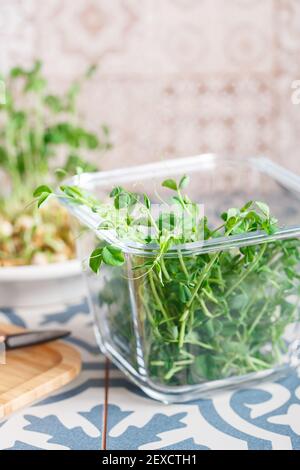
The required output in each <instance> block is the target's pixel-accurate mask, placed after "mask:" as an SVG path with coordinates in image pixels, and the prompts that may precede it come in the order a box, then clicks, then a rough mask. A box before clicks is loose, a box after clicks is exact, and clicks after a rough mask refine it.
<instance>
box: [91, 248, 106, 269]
mask: <svg viewBox="0 0 300 470" xmlns="http://www.w3.org/2000/svg"><path fill="white" fill-rule="evenodd" d="M102 252H103V248H96V249H95V250H94V251H93V252H92V253H91V255H90V259H89V266H90V268H91V270H92V271H93V272H94V273H96V274H98V272H99V269H100V266H101V264H102V259H103V256H102Z"/></svg>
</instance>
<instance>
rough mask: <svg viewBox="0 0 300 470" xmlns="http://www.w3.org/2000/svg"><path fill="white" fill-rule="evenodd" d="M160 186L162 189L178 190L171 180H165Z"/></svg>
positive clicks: (174, 182)
mask: <svg viewBox="0 0 300 470" xmlns="http://www.w3.org/2000/svg"><path fill="white" fill-rule="evenodd" d="M162 186H163V187H164V188H168V189H172V190H173V191H177V190H178V187H177V183H176V181H175V180H173V179H167V180H165V181H163V183H162Z"/></svg>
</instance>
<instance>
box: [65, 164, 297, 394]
mask: <svg viewBox="0 0 300 470" xmlns="http://www.w3.org/2000/svg"><path fill="white" fill-rule="evenodd" d="M183 174H185V175H189V176H190V185H189V187H188V188H187V189H186V192H187V194H188V196H189V197H190V198H191V199H192V200H193V201H196V202H199V203H201V204H204V210H205V215H206V216H207V217H208V220H209V221H210V223H212V224H213V225H214V224H215V226H216V227H217V226H218V225H220V214H221V213H222V212H224V211H227V210H228V208H230V207H242V206H244V204H245V203H246V202H248V201H249V200H253V201H263V202H265V203H267V204H268V205H269V206H270V208H271V212H272V214H274V216H275V217H277V218H278V220H279V223H280V227H281V228H280V229H279V230H278V231H277V232H276V233H275V234H273V235H267V234H266V233H264V232H251V233H246V234H241V235H235V236H228V237H224V238H215V239H210V240H206V241H201V242H193V243H188V244H185V245H177V246H176V247H172V248H171V249H170V250H169V251H168V252H167V253H166V254H165V255H164V266H165V269H166V272H167V273H168V274H167V278H164V283H163V284H162V283H161V282H160V281H159V279H158V275H157V273H156V272H155V271H154V270H153V271H150V272H148V271H147V270H145V272H144V273H142V274H141V272H140V271H139V275H137V274H136V273H137V272H136V270H135V269H134V268H135V267H136V266H139V265H141V264H143V263H144V262H145V261H149V260H151V259H152V260H153V259H154V258H155V256H156V255H157V251H156V248H155V247H149V246H147V245H140V244H136V243H134V242H126V243H125V242H124V241H122V240H120V239H118V238H117V237H116V235H115V234H114V233H113V232H111V231H107V230H99V224H100V223H101V220H100V219H99V216H98V215H97V214H95V213H93V212H92V211H90V210H89V209H87V208H86V207H82V206H77V205H72V204H69V203H68V201H65V203H66V204H67V207H68V209H69V210H70V211H71V212H72V213H73V215H75V216H76V217H77V218H78V219H79V220H80V221H81V223H83V225H85V226H86V227H88V229H87V230H85V234H84V235H83V236H82V237H81V238H80V242H79V244H80V246H79V252H80V256H81V258H82V259H83V260H87V259H88V257H89V254H90V253H91V251H92V250H93V249H94V248H95V247H96V246H97V245H98V244H99V242H103V241H104V242H108V243H110V244H114V245H117V246H119V247H121V248H122V250H123V251H124V253H125V256H126V263H125V265H124V266H122V267H110V266H106V265H103V266H102V267H101V269H100V273H99V274H98V275H95V274H94V273H92V272H91V271H90V270H89V269H88V268H86V269H85V270H84V273H85V277H86V280H87V285H88V291H89V302H90V307H91V309H92V311H93V314H94V319H95V329H96V336H97V340H98V343H99V346H100V348H101V350H102V352H103V353H104V354H106V355H107V356H108V357H110V358H111V360H112V361H113V362H114V363H115V364H116V365H117V366H118V367H119V368H120V369H121V370H122V371H123V372H125V374H126V375H127V376H128V377H129V378H130V379H131V380H132V381H133V382H135V383H136V384H137V385H138V386H139V387H140V388H141V389H142V390H143V391H144V392H145V393H146V394H148V395H149V396H150V397H152V398H155V399H158V400H161V401H163V402H166V403H172V402H184V401H189V400H192V399H196V398H200V397H207V396H209V395H211V393H212V392H213V391H217V390H222V389H224V388H228V387H229V388H230V387H236V386H242V385H243V386H249V385H252V384H254V383H256V382H257V381H260V380H263V379H266V378H272V379H274V378H275V377H276V378H277V377H279V376H281V375H283V374H286V373H288V372H291V371H292V370H294V369H295V368H297V367H298V365H299V364H300V328H299V308H298V304H299V299H300V297H299V296H300V281H299V279H300V262H299V260H300V241H299V237H300V209H299V208H300V204H299V197H300V178H299V177H297V176H296V175H294V174H292V173H290V172H288V171H287V170H285V169H283V168H281V167H279V166H278V165H275V164H274V163H272V162H271V161H269V160H267V159H265V158H252V159H247V160H242V161H241V160H235V159H228V158H223V157H218V156H215V155H202V156H198V157H191V158H185V159H178V160H171V161H165V162H161V163H157V164H150V165H144V166H140V167H134V168H128V169H124V170H115V171H109V172H102V173H97V174H84V175H81V176H80V186H82V187H84V188H85V189H87V190H88V191H90V192H91V193H93V194H94V195H96V196H97V197H98V198H99V200H100V201H107V200H108V199H109V193H110V192H111V190H112V188H113V187H114V186H124V187H125V188H126V189H128V190H129V191H134V192H140V193H141V194H143V193H147V194H148V195H150V198H151V199H152V202H157V190H158V188H159V193H160V195H161V197H162V198H163V199H167V198H168V197H169V196H170V192H169V191H168V190H167V189H166V188H161V186H160V185H161V182H162V181H163V180H164V179H165V178H179V177H181V176H182V175H183ZM72 183H74V184H77V183H78V181H77V180H76V179H74V180H73V181H72ZM247 250H251V253H252V262H251V263H249V259H248V258H247V256H246V254H247ZM187 287H188V289H187ZM191 294H192V299H191Z"/></svg>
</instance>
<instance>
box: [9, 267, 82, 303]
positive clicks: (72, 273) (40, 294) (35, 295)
mask: <svg viewBox="0 0 300 470" xmlns="http://www.w3.org/2000/svg"><path fill="white" fill-rule="evenodd" d="M84 295H85V283H84V280H83V277H82V274H81V264H80V262H79V261H78V260H71V261H65V262H63V263H52V264H48V265H43V266H16V267H7V268H6V267H4V268H0V308H1V307H2V308H3V307H33V306H37V305H50V304H56V303H62V302H71V301H76V300H79V299H80V298H82V297H83V296H84Z"/></svg>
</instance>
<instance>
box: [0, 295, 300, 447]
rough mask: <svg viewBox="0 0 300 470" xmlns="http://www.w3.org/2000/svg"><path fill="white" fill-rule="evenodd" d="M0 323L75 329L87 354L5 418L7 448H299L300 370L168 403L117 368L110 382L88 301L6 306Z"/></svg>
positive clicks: (1, 442)
mask: <svg viewBox="0 0 300 470" xmlns="http://www.w3.org/2000/svg"><path fill="white" fill-rule="evenodd" d="M0 322H13V323H15V324H17V325H20V326H27V327H30V328H35V327H45V328H67V329H70V330H71V331H72V337H71V338H70V339H69V341H70V342H71V343H72V344H74V345H75V346H77V348H78V349H79V350H80V352H81V354H82V358H83V371H82V373H81V375H80V376H79V377H78V378H77V379H76V380H75V381H74V382H73V383H71V384H69V385H68V386H67V387H65V388H64V389H63V390H61V391H58V392H57V393H55V394H54V395H52V396H51V397H49V398H47V399H45V400H44V401H42V402H40V403H37V404H35V405H34V406H31V407H30V408H27V409H25V410H23V411H21V412H19V413H17V414H15V415H13V416H11V417H10V418H9V419H7V420H6V421H4V422H0V449H102V448H103V443H104V442H105V441H106V448H107V449H121V450H125V449H145V450H147V449H155V450H157V449H175V450H180V449H191V450H193V449H243V450H246V449H274V450H275V449H298V450H300V427H299V423H300V374H299V375H297V374H295V375H291V376H289V377H287V378H285V379H282V380H280V381H278V382H275V383H264V384H261V385H258V386H256V387H255V388H252V389H251V388H250V389H247V390H243V391H236V392H233V391H231V392H226V393H223V394H221V395H217V396H215V397H214V398H213V399H210V400H199V401H194V402H191V403H188V404H180V405H179V404H178V405H169V406H167V405H164V404H160V403H157V402H155V401H153V400H150V399H149V398H147V397H145V396H144V395H143V394H142V393H141V392H140V391H138V390H137V389H136V387H135V386H133V385H132V384H131V383H129V382H128V381H127V379H126V378H125V377H124V376H123V374H122V373H121V372H119V371H118V370H117V369H116V368H115V367H114V366H113V365H110V369H109V381H108V383H107V382H106V381H105V360H104V358H103V356H102V355H101V354H100V353H99V351H98V348H97V346H96V343H95V339H94V336H93V330H92V319H91V317H90V315H89V313H88V308H87V304H86V303H85V302H83V303H82V304H80V305H65V306H56V307H53V306H52V307H51V308H50V307H49V308H48V309H47V308H43V309H34V310H32V309H30V310H28V309H26V310H24V309H18V310H17V311H13V310H9V309H7V310H2V311H1V312H0ZM0 367H5V366H0ZM105 386H107V391H108V406H107V407H105V406H104V403H105V400H104V397H105ZM105 420H106V422H107V435H106V436H105V439H104V436H103V435H102V431H103V429H104V427H103V424H104V421H105Z"/></svg>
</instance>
